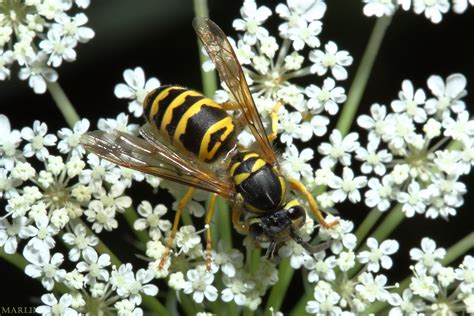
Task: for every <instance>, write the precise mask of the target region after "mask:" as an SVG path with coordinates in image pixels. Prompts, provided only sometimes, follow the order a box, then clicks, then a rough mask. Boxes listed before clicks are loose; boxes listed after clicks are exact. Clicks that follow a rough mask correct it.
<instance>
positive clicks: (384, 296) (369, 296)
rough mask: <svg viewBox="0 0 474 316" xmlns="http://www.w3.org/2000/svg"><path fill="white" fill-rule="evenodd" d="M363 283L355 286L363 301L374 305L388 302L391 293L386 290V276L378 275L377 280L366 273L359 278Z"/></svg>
mask: <svg viewBox="0 0 474 316" xmlns="http://www.w3.org/2000/svg"><path fill="white" fill-rule="evenodd" d="M358 281H359V282H361V283H359V284H357V285H356V286H355V290H356V291H357V294H358V295H360V296H361V297H362V298H363V299H365V300H367V301H369V302H371V303H373V302H375V301H376V300H378V301H387V300H388V297H389V295H390V294H389V292H388V291H387V290H386V289H385V284H386V283H387V277H386V276H385V275H383V274H382V275H377V276H376V277H375V278H374V276H373V275H372V274H371V273H368V272H364V273H362V274H361V275H359V277H358Z"/></svg>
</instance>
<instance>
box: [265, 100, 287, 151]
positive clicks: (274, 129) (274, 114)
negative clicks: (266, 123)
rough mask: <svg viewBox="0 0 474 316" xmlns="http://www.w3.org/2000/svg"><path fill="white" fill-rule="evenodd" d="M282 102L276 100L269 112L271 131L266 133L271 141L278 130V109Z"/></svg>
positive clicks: (275, 136)
mask: <svg viewBox="0 0 474 316" xmlns="http://www.w3.org/2000/svg"><path fill="white" fill-rule="evenodd" d="M282 105H283V103H282V102H281V101H280V100H278V102H277V104H276V105H275V107H274V108H273V110H272V112H271V113H270V116H271V118H272V132H271V133H270V134H268V135H267V138H268V140H269V141H270V143H271V142H273V141H274V140H275V139H276V138H277V132H278V110H280V108H281V106H282Z"/></svg>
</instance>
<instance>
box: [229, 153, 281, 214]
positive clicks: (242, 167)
mask: <svg viewBox="0 0 474 316" xmlns="http://www.w3.org/2000/svg"><path fill="white" fill-rule="evenodd" d="M229 173H230V176H231V177H232V180H233V181H234V185H235V190H236V191H237V193H238V194H240V196H241V198H242V200H243V204H244V206H245V207H246V209H247V210H248V211H249V212H252V213H257V214H263V213H272V212H275V211H276V210H277V209H278V208H279V207H280V206H281V205H282V204H283V201H284V198H285V195H286V181H285V179H284V178H283V176H282V175H281V174H280V172H279V171H278V169H277V168H276V167H274V166H272V165H270V164H269V163H267V162H266V161H265V160H263V159H262V158H260V156H259V155H258V154H257V153H255V152H253V151H250V150H247V149H243V150H239V151H238V153H237V154H235V155H234V156H233V157H232V160H231V163H230V169H229Z"/></svg>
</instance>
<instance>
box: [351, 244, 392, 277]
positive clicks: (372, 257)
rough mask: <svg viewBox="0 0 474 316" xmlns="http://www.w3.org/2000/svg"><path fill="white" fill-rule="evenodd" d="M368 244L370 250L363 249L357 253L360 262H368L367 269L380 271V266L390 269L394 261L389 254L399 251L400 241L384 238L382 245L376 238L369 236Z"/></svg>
mask: <svg viewBox="0 0 474 316" xmlns="http://www.w3.org/2000/svg"><path fill="white" fill-rule="evenodd" d="M367 246H368V247H369V249H370V250H369V251H367V250H366V251H361V252H360V253H359V254H358V255H357V259H358V260H359V262H360V263H367V271H369V272H378V271H379V269H380V266H382V268H384V269H387V270H388V269H390V268H391V267H392V264H393V261H392V259H391V258H390V257H389V255H393V254H394V253H395V252H397V251H398V242H397V241H396V240H393V239H387V240H384V241H383V242H382V243H381V244H380V246H379V243H378V242H377V240H376V239H375V238H372V237H369V238H368V239H367Z"/></svg>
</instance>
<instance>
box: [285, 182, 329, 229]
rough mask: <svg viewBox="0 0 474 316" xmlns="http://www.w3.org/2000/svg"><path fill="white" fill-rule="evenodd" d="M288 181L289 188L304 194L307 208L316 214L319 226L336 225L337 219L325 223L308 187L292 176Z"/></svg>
mask: <svg viewBox="0 0 474 316" xmlns="http://www.w3.org/2000/svg"><path fill="white" fill-rule="evenodd" d="M289 181H290V183H291V189H293V190H295V191H298V192H300V193H301V194H303V195H304V196H305V198H306V200H308V203H309V208H310V209H311V212H312V213H313V214H314V216H316V218H317V219H318V222H319V223H320V224H321V226H323V227H324V228H331V227H333V226H335V225H337V223H338V221H337V220H336V221H334V222H332V223H327V222H326V221H325V220H324V216H323V213H321V211H320V210H319V207H318V203H317V202H316V200H315V199H314V197H313V195H311V193H310V192H309V191H308V189H306V187H305V186H304V184H303V183H301V182H300V181H298V180H297V179H294V178H293V179H289Z"/></svg>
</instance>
